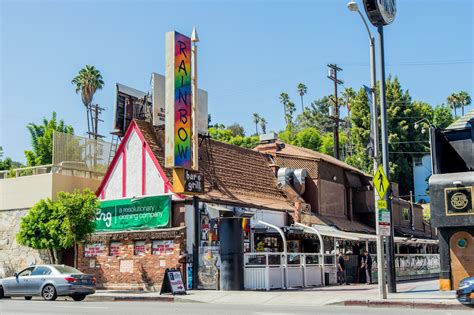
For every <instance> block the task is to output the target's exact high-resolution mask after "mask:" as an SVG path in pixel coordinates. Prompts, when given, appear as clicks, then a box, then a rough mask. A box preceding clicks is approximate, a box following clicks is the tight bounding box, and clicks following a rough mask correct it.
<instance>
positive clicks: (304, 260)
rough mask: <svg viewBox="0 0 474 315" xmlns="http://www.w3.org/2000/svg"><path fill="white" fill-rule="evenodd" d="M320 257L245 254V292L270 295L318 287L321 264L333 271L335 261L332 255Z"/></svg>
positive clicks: (320, 279) (321, 276)
mask: <svg viewBox="0 0 474 315" xmlns="http://www.w3.org/2000/svg"><path fill="white" fill-rule="evenodd" d="M322 256H323V255H321V254H314V253H287V254H286V255H285V253H270V252H262V253H261V252H258V253H245V254H244V286H245V289H248V290H267V291H269V290H271V289H288V288H291V287H311V286H321V285H323V284H324V281H323V277H324V276H325V275H324V274H323V273H322V271H323V268H322V262H323V261H324V262H325V266H331V267H335V261H336V259H335V256H334V255H333V254H327V255H324V257H322ZM323 258H324V259H323ZM333 269H334V270H335V268H333ZM328 271H329V270H328Z"/></svg>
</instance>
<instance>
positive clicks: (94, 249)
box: [84, 243, 105, 257]
mask: <svg viewBox="0 0 474 315" xmlns="http://www.w3.org/2000/svg"><path fill="white" fill-rule="evenodd" d="M97 256H105V244H103V243H92V244H86V246H85V247H84V257H97Z"/></svg>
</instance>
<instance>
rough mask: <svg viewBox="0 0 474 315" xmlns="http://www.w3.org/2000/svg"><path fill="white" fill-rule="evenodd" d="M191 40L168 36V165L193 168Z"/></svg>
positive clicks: (169, 34) (166, 121)
mask: <svg viewBox="0 0 474 315" xmlns="http://www.w3.org/2000/svg"><path fill="white" fill-rule="evenodd" d="M191 99H192V98H191V39H190V38H189V37H187V36H184V35H182V34H180V33H177V32H168V33H166V117H165V125H166V126H165V129H166V144H165V166H166V167H170V168H186V169H190V168H191V164H192V162H191V161H192V160H191Z"/></svg>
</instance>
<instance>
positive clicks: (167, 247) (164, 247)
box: [151, 240, 174, 255]
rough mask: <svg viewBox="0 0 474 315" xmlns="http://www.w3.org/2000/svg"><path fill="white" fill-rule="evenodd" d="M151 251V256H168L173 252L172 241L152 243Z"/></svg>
mask: <svg viewBox="0 0 474 315" xmlns="http://www.w3.org/2000/svg"><path fill="white" fill-rule="evenodd" d="M151 251H152V254H153V255H170V254H172V253H173V251H174V241H173V240H166V241H162V240H159V241H153V243H152V246H151Z"/></svg>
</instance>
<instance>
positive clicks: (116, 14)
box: [0, 0, 474, 162]
mask: <svg viewBox="0 0 474 315" xmlns="http://www.w3.org/2000/svg"><path fill="white" fill-rule="evenodd" d="M0 3H1V5H0V34H1V35H0V45H1V48H0V72H1V73H0V75H1V76H0V146H3V149H4V155H5V156H10V157H12V158H13V159H14V160H17V161H20V162H24V161H25V158H24V150H26V149H29V148H30V146H31V144H30V136H29V134H28V131H27V129H26V127H25V126H26V125H27V124H28V123H31V122H35V123H40V122H41V121H42V119H43V117H47V118H48V117H51V113H52V112H53V111H56V112H57V114H58V117H59V118H61V119H64V120H65V122H66V123H68V124H71V125H73V127H74V129H75V133H76V134H77V135H85V131H86V129H87V121H86V114H85V110H84V106H83V105H82V102H81V97H80V95H77V94H76V93H75V90H74V86H73V85H72V84H71V79H72V78H73V77H74V76H75V75H76V74H77V73H78V71H79V70H80V69H81V68H82V67H83V66H85V65H86V64H91V65H94V66H95V67H96V68H98V69H99V70H100V71H101V72H102V75H103V78H104V81H105V86H104V88H103V89H102V90H100V91H98V92H97V93H96V95H95V98H94V101H95V102H96V103H98V104H100V105H101V106H103V107H105V108H106V111H105V112H104V113H103V115H102V118H103V119H104V122H103V123H102V124H101V125H100V126H99V131H100V132H102V133H103V134H105V135H107V136H109V132H110V131H111V129H112V117H113V104H114V93H115V82H120V83H123V84H126V85H128V86H131V87H134V88H136V89H139V90H143V91H149V90H150V76H151V73H152V72H157V73H162V74H164V64H165V41H164V37H165V33H166V32H167V31H171V30H176V31H178V32H181V33H184V34H188V35H190V34H191V31H192V28H193V26H195V27H196V28H197V30H198V34H199V37H200V43H199V85H200V88H202V89H205V90H207V91H208V92H209V113H210V114H211V115H212V123H216V122H219V123H223V124H231V123H234V122H238V123H241V124H242V125H243V126H244V127H245V128H246V130H247V133H248V134H250V133H252V132H253V130H254V128H255V126H254V125H253V123H252V113H254V112H257V113H259V114H260V115H261V116H263V117H264V118H265V119H266V120H267V121H268V127H267V130H275V131H277V130H281V129H283V128H284V118H283V108H282V105H281V104H280V103H279V100H278V96H279V95H280V93H281V92H287V93H288V94H289V95H290V97H291V98H292V100H293V101H294V102H295V104H296V105H297V109H298V111H297V114H298V113H299V112H300V111H301V110H300V98H299V95H298V94H297V92H296V86H297V84H298V83H300V82H302V83H304V84H306V85H307V87H308V94H307V95H306V96H305V103H306V104H305V105H309V103H310V101H312V100H314V99H318V98H321V97H322V96H324V95H328V94H330V93H332V92H333V90H332V89H333V84H332V82H331V81H330V80H329V79H327V77H326V76H327V64H328V63H336V64H337V65H338V66H340V67H341V68H343V71H342V72H340V73H339V77H340V78H341V79H342V80H343V81H344V86H345V87H353V88H355V89H359V88H360V87H362V86H363V85H369V84H370V68H369V40H368V35H367V32H366V30H365V28H364V26H363V24H362V21H361V19H360V17H359V16H358V15H357V14H356V13H354V12H350V11H349V10H348V9H347V8H346V3H347V1H346V0H304V1H303V0H301V1H298V0H286V1H281V0H280V1H269V0H260V1H258V0H253V1H247V0H239V1H237V0H235V1H226V0H220V1H217V0H215V1H178V0H175V1H151V0H150V1H146V0H141V1H132V0H121V1H118V0H117V1H113V0H103V1H100V0H96V1H92V0H84V1H78V0H70V1H60V0H43V1H39V0H16V1H12V0H0ZM358 3H359V7H360V8H361V10H362V11H363V6H362V2H361V0H359V1H358ZM473 3H474V1H472V0H398V1H397V6H398V7H397V10H398V12H397V16H396V19H395V21H394V22H393V23H392V24H391V25H389V26H386V27H385V28H384V34H385V62H386V74H387V75H389V74H390V75H392V76H397V77H398V78H399V80H400V82H401V84H402V86H403V88H405V89H408V90H409V92H410V94H411V96H412V98H413V100H422V101H425V102H428V103H429V104H431V105H432V106H435V105H438V104H442V103H443V102H445V100H446V97H447V96H448V95H449V94H451V93H452V92H458V91H460V90H465V91H467V92H468V93H469V94H470V95H471V96H474V79H473V75H474V64H473V56H474V23H473V22H474V21H473V16H474V4H473ZM363 13H364V12H363ZM364 14H365V13H364ZM371 31H372V32H373V34H374V35H376V34H377V33H376V29H375V28H373V27H371ZM377 47H378V41H377ZM377 62H378V60H377ZM377 76H379V74H378V73H377ZM341 90H342V89H341ZM473 107H474V106H470V108H473Z"/></svg>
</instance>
